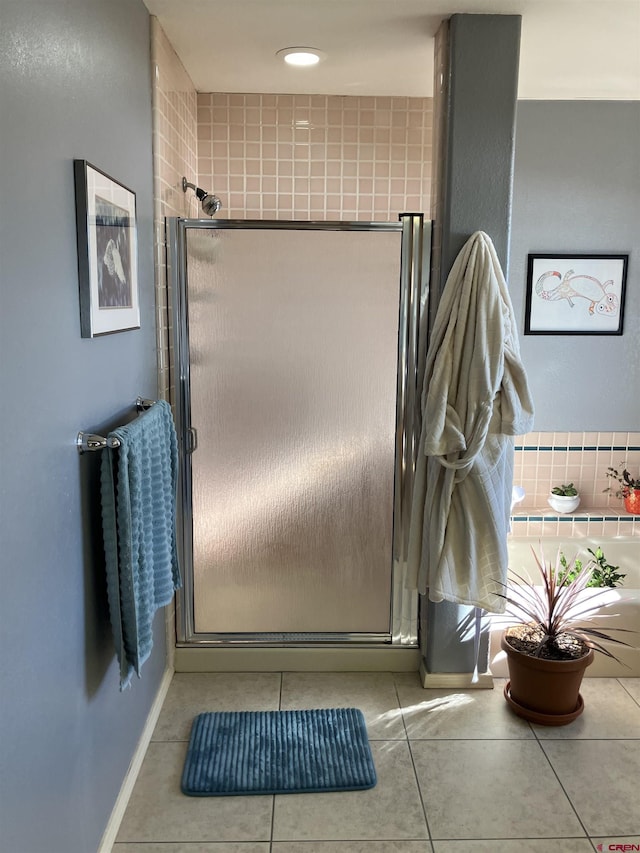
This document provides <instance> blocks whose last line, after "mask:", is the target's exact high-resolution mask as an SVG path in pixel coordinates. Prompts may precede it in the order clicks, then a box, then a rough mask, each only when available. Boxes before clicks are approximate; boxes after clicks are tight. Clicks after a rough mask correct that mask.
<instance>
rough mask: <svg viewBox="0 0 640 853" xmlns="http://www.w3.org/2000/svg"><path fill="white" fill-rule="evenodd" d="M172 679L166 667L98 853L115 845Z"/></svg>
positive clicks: (107, 851)
mask: <svg viewBox="0 0 640 853" xmlns="http://www.w3.org/2000/svg"><path fill="white" fill-rule="evenodd" d="M172 678H173V670H172V669H171V668H170V667H167V669H165V671H164V675H163V676H162V681H161V682H160V687H159V688H158V692H157V693H156V698H155V699H154V700H153V705H152V706H151V710H150V711H149V715H148V717H147V720H146V722H145V724H144V728H143V729H142V734H141V735H140V740H139V741H138V745H137V746H136V750H135V752H134V753H133V757H132V758H131V762H130V764H129V769H128V770H127V773H126V775H125V777H124V780H123V782H122V785H121V786H120V792H119V794H118V797H117V799H116V802H115V805H114V807H113V810H112V812H111V815H110V817H109V820H108V821H107V826H106V828H105V831H104V834H103V836H102V839H101V841H100V846H99V847H98V853H111V850H112V848H113V845H114V844H115V840H116V836H117V835H118V830H119V829H120V824H121V823H122V818H123V817H124V813H125V811H126V809H127V806H128V804H129V799H130V797H131V794H132V792H133V786H134V785H135V784H136V779H137V778H138V774H139V773H140V768H141V767H142V762H143V761H144V757H145V755H146V752H147V747H148V746H149V742H150V741H151V736H152V735H153V730H154V729H155V727H156V723H157V722H158V717H159V716H160V711H161V710H162V705H163V703H164V700H165V698H166V695H167V691H168V690H169V685H170V684H171V679H172Z"/></svg>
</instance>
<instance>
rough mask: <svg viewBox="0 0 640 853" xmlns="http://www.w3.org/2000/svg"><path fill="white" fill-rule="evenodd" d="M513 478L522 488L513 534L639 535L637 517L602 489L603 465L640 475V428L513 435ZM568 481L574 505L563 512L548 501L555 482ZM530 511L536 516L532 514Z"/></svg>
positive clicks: (604, 479)
mask: <svg viewBox="0 0 640 853" xmlns="http://www.w3.org/2000/svg"><path fill="white" fill-rule="evenodd" d="M516 448H517V449H516V457H515V469H514V483H516V484H517V485H521V486H523V488H524V489H525V491H526V497H525V499H524V501H523V502H522V503H520V504H518V506H517V507H516V509H515V512H516V515H517V516H520V517H522V516H527V518H526V519H523V518H520V520H519V521H516V523H514V525H513V533H514V534H516V535H527V536H542V535H544V536H571V537H572V538H576V537H577V538H579V537H584V536H607V537H608V536H631V535H640V516H635V517H634V516H630V515H629V514H628V513H627V512H626V511H625V509H624V505H623V503H622V501H621V499H620V498H617V497H615V489H614V494H611V493H605V492H604V490H605V489H606V488H607V487H608V486H609V480H608V478H607V473H606V472H607V468H609V467H610V466H611V467H614V468H618V470H619V469H620V467H627V468H629V470H630V471H631V472H632V473H634V474H635V476H640V433H637V432H577V433H576V432H546V433H539V432H533V433H529V434H528V435H525V436H522V437H518V438H517V439H516ZM570 482H572V483H573V484H574V486H575V487H576V488H577V489H578V491H579V493H580V506H579V507H578V509H577V510H576V511H575V512H574V513H571V515H570V516H569V515H567V516H564V517H560V518H558V516H557V513H556V512H554V510H552V509H551V507H550V506H549V505H548V504H547V497H548V495H549V492H550V491H551V489H552V488H553V486H556V485H562V484H565V483H570ZM532 516H536V518H534V519H532V518H531V517H532Z"/></svg>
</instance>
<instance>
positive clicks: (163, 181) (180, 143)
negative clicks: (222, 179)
mask: <svg viewBox="0 0 640 853" xmlns="http://www.w3.org/2000/svg"><path fill="white" fill-rule="evenodd" d="M151 66H152V75H153V76H152V80H153V89H152V97H153V181H154V251H155V275H156V320H157V325H156V329H157V350H158V393H159V395H160V396H161V397H162V398H163V399H170V394H171V388H170V384H171V370H170V360H171V353H172V350H173V347H172V342H171V337H170V329H171V317H170V306H169V305H168V299H167V285H166V249H165V233H164V230H165V225H164V220H165V217H166V216H197V215H198V207H199V205H198V202H197V200H196V198H195V196H194V194H193V192H191V191H189V192H187V193H184V192H183V191H182V178H183V176H186V177H187V179H188V180H189V181H191V182H192V183H196V182H197V169H198V155H197V130H198V126H197V94H196V90H195V87H194V85H193V83H192V82H191V78H190V77H189V75H188V74H187V72H186V71H185V69H184V66H183V65H182V62H181V61H180V59H179V58H178V56H177V54H176V52H175V51H174V49H173V47H172V46H171V44H170V43H169V41H168V39H167V37H166V36H165V34H164V31H163V30H162V27H161V26H160V24H159V23H158V19H157V18H155V17H152V18H151Z"/></svg>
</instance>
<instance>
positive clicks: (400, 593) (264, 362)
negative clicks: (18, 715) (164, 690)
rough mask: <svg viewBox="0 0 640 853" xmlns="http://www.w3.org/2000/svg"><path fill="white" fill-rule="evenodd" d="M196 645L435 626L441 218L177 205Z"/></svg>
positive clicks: (303, 640)
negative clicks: (430, 608)
mask: <svg viewBox="0 0 640 853" xmlns="http://www.w3.org/2000/svg"><path fill="white" fill-rule="evenodd" d="M167 228H168V259H169V260H168V266H169V276H170V278H169V280H170V286H171V289H172V309H173V347H174V355H173V360H172V363H173V365H174V374H173V377H172V381H173V385H174V387H173V393H174V403H175V411H176V426H177V430H178V438H179V447H180V495H179V501H178V504H179V524H178V528H179V551H180V555H181V565H182V572H183V579H184V589H183V590H182V592H181V594H180V595H179V598H178V607H177V624H178V643H179V644H184V645H187V646H190V645H195V644H197V645H219V644H233V645H237V644H245V645H282V644H293V645H296V644H297V645H310V644H319V643H320V644H345V643H348V644H353V643H361V644H374V645H375V644H392V645H405V646H413V645H415V644H416V643H417V618H418V613H417V597H416V595H415V593H413V592H409V591H407V590H405V588H404V573H405V555H406V539H407V528H408V522H409V517H408V515H409V511H410V505H411V479H412V472H413V468H414V459H415V450H416V437H415V429H414V426H415V418H416V414H417V405H418V402H419V396H418V391H417V387H418V384H417V383H418V377H417V371H416V365H417V363H418V352H417V350H418V346H419V326H420V316H421V314H422V310H421V309H422V307H423V306H424V305H425V302H426V298H427V287H426V284H425V283H424V281H423V280H424V276H423V271H424V270H426V269H428V246H429V238H430V229H429V227H428V225H427V227H425V225H424V223H423V218H422V216H421V215H412V214H405V215H402V216H401V217H400V221H399V222H397V223H365V222H352V223H342V222H285V221H264V220H255V221H250V220H207V221H204V220H189V219H171V220H168V222H167Z"/></svg>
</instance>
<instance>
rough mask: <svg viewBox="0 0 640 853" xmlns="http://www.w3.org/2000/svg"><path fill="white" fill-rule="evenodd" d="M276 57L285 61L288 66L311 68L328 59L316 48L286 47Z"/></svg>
mask: <svg viewBox="0 0 640 853" xmlns="http://www.w3.org/2000/svg"><path fill="white" fill-rule="evenodd" d="M276 56H279V57H281V58H282V59H284V61H285V62H286V63H287V64H288V65H295V66H297V67H298V68H309V67H310V66H312V65H317V64H318V63H319V62H322V60H323V59H325V58H326V53H323V52H322V51H321V50H317V49H316V48H315V47H285V48H283V49H282V50H279V51H277V53H276Z"/></svg>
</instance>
